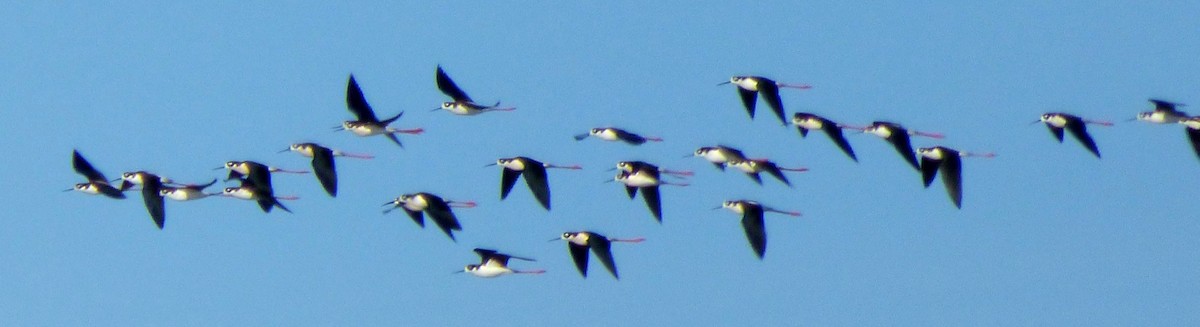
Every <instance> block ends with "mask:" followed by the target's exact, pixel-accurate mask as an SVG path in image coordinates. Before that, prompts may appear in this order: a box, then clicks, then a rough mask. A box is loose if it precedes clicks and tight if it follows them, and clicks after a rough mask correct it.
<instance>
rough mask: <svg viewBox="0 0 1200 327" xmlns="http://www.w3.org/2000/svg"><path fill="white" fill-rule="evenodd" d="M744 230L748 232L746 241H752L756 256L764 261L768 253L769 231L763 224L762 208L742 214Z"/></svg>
mask: <svg viewBox="0 0 1200 327" xmlns="http://www.w3.org/2000/svg"><path fill="white" fill-rule="evenodd" d="M742 229H743V230H745V232H746V240H747V241H750V247H751V248H753V249H754V254H756V255H758V259H759V260H762V258H763V254H765V253H766V252H767V229H766V227H765V226H764V224H763V210H762V208H761V207H753V208H747V210H746V212H745V213H743V214H742Z"/></svg>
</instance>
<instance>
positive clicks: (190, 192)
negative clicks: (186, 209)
mask: <svg viewBox="0 0 1200 327" xmlns="http://www.w3.org/2000/svg"><path fill="white" fill-rule="evenodd" d="M164 196H165V197H167V198H168V199H171V200H175V201H187V200H195V199H203V198H206V197H208V194H205V193H204V191H200V190H194V189H190V188H180V189H174V190H171V191H170V192H167V194H166V195H164Z"/></svg>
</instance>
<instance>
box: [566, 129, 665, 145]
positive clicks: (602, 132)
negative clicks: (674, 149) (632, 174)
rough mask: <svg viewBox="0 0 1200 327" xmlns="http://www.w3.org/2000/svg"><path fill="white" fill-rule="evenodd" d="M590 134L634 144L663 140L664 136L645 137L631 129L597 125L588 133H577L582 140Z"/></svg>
mask: <svg viewBox="0 0 1200 327" xmlns="http://www.w3.org/2000/svg"><path fill="white" fill-rule="evenodd" d="M588 136H595V137H596V138H598V139H601V140H605V141H610V142H611V141H621V142H625V143H629V144H632V145H642V143H646V142H647V141H649V142H662V138H658V137H645V136H641V135H638V134H634V133H630V132H629V131H626V130H623V129H620V128H616V127H597V128H593V129H591V130H589V131H588V132H587V133H586V134H578V135H575V140H576V141H582V140H583V139H585V138H588Z"/></svg>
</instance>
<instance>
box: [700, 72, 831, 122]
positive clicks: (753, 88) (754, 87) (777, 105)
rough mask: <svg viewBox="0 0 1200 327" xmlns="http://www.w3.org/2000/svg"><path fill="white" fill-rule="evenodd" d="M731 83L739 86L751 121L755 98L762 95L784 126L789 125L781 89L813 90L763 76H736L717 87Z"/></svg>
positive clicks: (738, 88)
mask: <svg viewBox="0 0 1200 327" xmlns="http://www.w3.org/2000/svg"><path fill="white" fill-rule="evenodd" d="M731 83H732V84H733V85H735V86H737V90H738V95H740V96H741V97H742V104H743V105H745V106H746V112H747V113H749V114H750V118H751V119H753V118H754V105H755V100H756V99H755V96H757V95H762V98H763V101H765V102H767V105H769V106H771V110H774V111H775V116H777V117H779V122H780V123H782V124H784V125H787V119H786V118H784V116H783V100H781V99H780V98H779V88H781V87H790V88H796V89H810V88H812V86H809V85H790V84H783V83H779V82H775V81H773V80H771V79H769V78H766V77H762V76H734V77H731V78H729V81H727V82H723V83H721V84H717V85H725V84H731Z"/></svg>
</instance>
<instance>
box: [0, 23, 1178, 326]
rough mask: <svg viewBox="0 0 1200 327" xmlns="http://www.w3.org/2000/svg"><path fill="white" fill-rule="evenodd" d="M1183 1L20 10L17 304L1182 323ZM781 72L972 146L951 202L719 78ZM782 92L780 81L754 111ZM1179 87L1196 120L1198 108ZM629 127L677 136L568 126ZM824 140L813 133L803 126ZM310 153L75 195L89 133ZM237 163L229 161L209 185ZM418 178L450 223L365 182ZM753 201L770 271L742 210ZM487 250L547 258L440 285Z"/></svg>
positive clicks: (143, 152)
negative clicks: (330, 171) (1072, 134)
mask: <svg viewBox="0 0 1200 327" xmlns="http://www.w3.org/2000/svg"><path fill="white" fill-rule="evenodd" d="M1195 12H1200V5H1197V4H1194V3H1186V2H1149V3H1138V4H1129V3H1125V2H1117V1H1102V2H1096V1H1074V2H1057V3H1053V4H1050V3H1045V2H1041V1H1009V2H1004V3H998V4H976V3H961V2H948V1H925V2H919V3H889V2H884V3H866V4H833V3H807V2H793V1H766V2H755V3H738V4H715V5H714V4H697V3H694V2H682V1H675V2H649V3H647V2H633V1H620V2H606V3H602V4H598V3H597V4H558V3H551V2H544V3H527V4H519V5H518V4H507V3H503V4H502V3H487V2H483V3H461V2H459V3H445V4H441V3H439V4H426V3H409V4H395V3H390V2H382V3H369V4H367V3H364V4H352V5H334V4H322V3H292V4H288V5H263V4H245V3H242V2H233V1H226V2H208V3H205V4H195V5H190V4H173V3H172V4H162V3H150V4H146V3H112V4H107V3H106V4H102V3H66V4H62V3H36V4H10V5H9V6H8V8H7V10H4V11H3V12H0V35H2V36H3V39H4V40H5V43H6V45H5V46H4V47H0V58H4V60H0V70H2V71H4V72H5V73H4V74H0V85H2V86H3V89H4V90H5V92H4V93H5V96H0V109H2V111H0V112H2V113H3V118H4V120H5V121H7V122H8V124H5V127H4V128H3V129H0V133H2V134H0V136H2V137H0V146H2V147H3V148H5V149H7V150H8V151H9V156H7V157H6V158H7V159H6V160H5V162H6V164H5V167H6V168H7V169H4V170H3V171H2V172H0V176H3V181H4V182H5V183H6V184H8V185H10V187H9V188H7V189H4V190H2V191H0V195H2V196H3V197H4V198H5V199H6V203H8V205H7V206H5V208H6V210H7V211H8V212H7V213H6V214H5V215H4V216H5V217H6V218H5V219H3V220H2V221H3V225H4V226H3V228H0V262H3V264H2V265H0V290H2V291H0V303H2V304H0V317H5V318H3V320H5V321H6V324H12V325H82V324H87V325H120V326H125V325H396V324H406V325H428V324H437V325H465V324H471V323H479V322H480V320H481V319H488V321H489V323H496V324H501V325H532V324H536V325H551V324H564V323H568V322H570V321H580V320H582V321H583V322H584V325H622V324H624V325H628V324H635V325H661V324H683V323H698V324H714V325H751V324H766V325H1035V324H1036V325H1063V324H1072V325H1076V324H1079V325H1084V324H1086V325H1108V324H1114V325H1186V324H1196V323H1197V322H1200V317H1198V316H1197V314H1196V311H1195V304H1196V303H1200V278H1198V277H1197V274H1196V272H1197V271H1200V263H1198V262H1200V261H1197V260H1196V258H1197V257H1200V250H1197V249H1200V238H1196V237H1195V235H1197V234H1198V233H1200V221H1198V219H1200V216H1197V215H1196V214H1194V212H1195V210H1194V209H1195V208H1194V206H1193V202H1194V201H1189V200H1188V199H1190V198H1192V197H1193V195H1194V194H1193V193H1194V192H1195V189H1196V188H1195V187H1194V185H1197V182H1200V174H1195V173H1193V172H1196V171H1197V169H1200V168H1198V167H1197V164H1198V162H1197V159H1196V157H1195V155H1194V154H1192V153H1191V152H1190V151H1191V150H1190V148H1189V146H1188V144H1187V140H1186V137H1185V136H1184V133H1183V131H1182V127H1181V126H1152V125H1149V124H1142V123H1131V122H1125V121H1124V120H1125V119H1128V118H1132V117H1133V116H1134V115H1135V114H1136V113H1137V112H1139V111H1144V110H1149V108H1150V105H1149V103H1148V102H1146V99H1147V98H1150V97H1160V98H1164V99H1170V100H1175V101H1180V102H1184V103H1197V102H1200V100H1197V99H1200V92H1198V91H1197V90H1198V88H1197V86H1198V85H1200V61H1197V60H1196V59H1195V58H1196V54H1197V53H1198V52H1200V38H1196V37H1194V34H1195V31H1197V30H1200V26H1198V25H1200V23H1198V22H1197V21H1196V20H1195V19H1194V17H1192V16H1193V15H1191V14H1192V13H1195ZM438 64H441V65H443V67H444V68H445V69H446V70H447V72H448V73H449V74H450V75H451V76H452V77H453V78H454V79H455V80H456V81H457V82H458V84H459V85H460V86H461V87H463V88H464V89H465V90H466V91H467V92H468V93H470V94H471V96H472V97H473V98H475V99H476V100H479V101H480V102H485V103H486V102H490V101H494V100H502V101H503V102H504V103H505V104H509V105H513V106H516V107H517V108H518V109H517V111H515V112H503V113H489V114H484V115H481V116H475V117H458V116H452V115H450V114H448V113H446V112H430V111H429V110H430V109H432V108H435V107H436V106H437V105H438V104H439V103H440V102H442V101H445V100H446V98H445V97H444V96H443V95H441V94H440V93H439V92H438V90H437V89H436V88H435V86H434V68H435V66H436V65H438ZM351 73H353V74H355V77H356V78H357V79H358V82H359V84H360V85H361V86H362V88H363V91H364V92H365V93H366V97H367V99H368V100H369V101H370V103H371V104H372V106H373V107H374V108H375V110H376V112H377V113H378V114H379V115H380V116H390V115H392V114H394V113H396V112H399V111H401V110H403V111H405V112H406V114H405V115H404V117H403V118H401V119H400V120H399V121H398V122H397V123H396V124H395V126H397V127H401V128H413V127H422V128H424V129H425V130H426V133H425V134H423V135H418V136H409V135H404V136H402V139H403V140H404V141H405V145H406V148H405V149H403V150H401V149H399V148H397V147H396V146H395V145H393V144H391V143H390V142H389V141H387V140H386V139H383V138H379V137H374V138H359V137H356V136H353V135H351V134H348V133H345V132H341V133H333V132H330V131H329V128H330V127H331V126H335V125H337V124H339V123H340V122H341V121H343V120H346V119H348V118H350V117H351V115H350V113H349V112H348V111H346V108H345V103H344V96H345V95H344V90H345V83H346V79H347V76H348V75H349V74H351ZM742 74H755V75H764V76H768V77H772V78H774V79H776V80H778V81H781V82H785V83H808V84H812V85H813V86H814V88H813V89H811V90H804V91H797V90H785V91H784V94H783V100H784V103H785V106H786V107H787V111H788V114H789V115H790V114H791V113H792V112H796V111H801V110H802V111H809V112H814V113H818V114H821V115H824V116H826V117H829V118H831V119H834V120H837V121H841V122H845V123H849V124H858V125H862V124H866V123H869V122H871V121H873V120H893V121H896V122H900V123H902V124H904V125H906V126H907V127H910V128H912V129H917V130H928V131H934V132H941V133H944V134H946V135H947V138H946V139H944V140H929V139H918V140H917V141H916V145H918V146H932V145H939V144H941V145H946V146H949V147H953V148H958V149H961V150H966V151H992V152H995V153H997V154H998V156H997V157H996V158H994V159H991V160H985V159H967V160H965V163H964V165H965V167H964V184H965V185H964V193H965V196H964V201H963V209H962V210H956V209H954V207H953V206H952V205H951V204H950V202H949V200H948V199H947V198H946V195H945V193H944V191H943V189H942V188H941V185H940V182H939V183H935V184H934V186H933V187H931V188H929V189H923V188H922V187H921V184H920V177H919V175H918V174H917V173H915V172H914V171H913V170H912V169H911V168H908V167H907V166H906V164H905V163H904V162H903V161H901V160H900V158H898V157H897V156H896V154H895V153H894V152H893V150H892V149H891V147H890V146H889V145H887V144H886V143H884V142H883V141H882V140H880V139H878V138H875V137H873V136H869V135H856V134H849V135H847V137H848V138H849V140H850V143H851V144H852V145H853V146H854V148H855V150H856V152H857V153H858V156H859V159H860V162H859V163H857V164H855V163H854V162H851V161H850V160H848V159H847V158H846V157H845V156H844V155H843V154H842V153H841V152H839V151H838V150H837V148H836V147H835V146H834V145H833V144H832V143H831V142H829V141H828V140H827V139H826V138H824V136H823V135H820V134H817V135H812V136H810V137H809V138H807V139H801V138H800V137H799V135H798V134H797V133H796V131H795V130H794V129H792V128H783V127H780V126H778V123H777V122H776V121H774V119H773V117H771V116H770V115H766V111H763V109H765V108H760V112H759V118H758V119H757V120H749V119H748V118H747V117H746V114H745V112H744V110H743V109H742V108H741V104H740V102H739V100H738V99H737V95H736V93H735V91H734V90H733V89H732V87H729V86H727V85H726V86H723V87H716V86H714V85H715V84H716V83H719V82H722V81H725V80H727V79H728V78H729V76H731V75H742ZM760 106H761V104H760ZM1184 109H1191V108H1188V107H1185V108H1184ZM1047 111H1064V112H1070V113H1074V114H1077V115H1080V116H1084V117H1087V118H1094V119H1103V120H1111V121H1114V122H1117V124H1116V126H1113V127H1107V128H1106V127H1099V126H1097V127H1093V128H1091V130H1092V135H1093V137H1094V138H1095V139H1096V142H1097V143H1098V144H1099V147H1100V150H1101V152H1102V153H1103V154H1104V159H1103V160H1096V158H1094V157H1092V156H1091V154H1089V153H1087V151H1086V150H1085V149H1084V148H1083V147H1081V146H1079V145H1078V144H1077V143H1075V142H1074V140H1067V142H1065V143H1064V144H1058V143H1057V142H1055V141H1054V140H1053V138H1052V137H1051V136H1050V135H1049V133H1047V132H1046V130H1045V128H1044V127H1042V126H1036V125H1034V126H1031V125H1029V124H1028V123H1029V122H1030V121H1033V120H1035V119H1037V117H1038V115H1040V114H1041V113H1043V112H1047ZM607 125H612V126H619V127H624V128H627V129H629V130H632V131H637V132H642V133H644V134H648V135H655V136H660V137H662V138H664V139H665V142H661V143H651V144H647V145H644V146H641V147H630V146H626V145H623V144H617V143H606V142H599V141H598V140H595V139H592V140H586V141H583V142H576V141H575V140H573V139H572V138H571V136H572V135H574V134H578V133H582V132H584V131H586V130H587V129H588V128H591V127H597V126H607ZM814 136H815V137H814ZM300 141H314V142H319V143H322V144H325V145H328V146H331V147H334V148H337V149H342V150H346V151H352V152H366V153H371V154H374V155H376V156H377V157H376V159H374V160H353V159H345V160H342V159H339V162H338V168H339V174H340V176H339V177H340V183H341V189H340V192H339V196H338V198H336V199H333V198H330V197H328V196H326V195H325V194H324V192H323V191H322V190H321V188H320V185H319V184H318V183H317V182H316V180H315V179H314V178H312V176H305V175H300V176H290V175H281V176H277V177H275V184H276V189H277V190H278V191H277V192H278V193H280V194H289V195H297V196H300V197H301V199H300V200H298V201H293V202H289V203H287V205H288V206H289V207H290V208H291V209H293V211H295V214H290V215H289V214H285V213H280V212H276V213H271V214H263V213H262V212H260V211H259V210H258V209H257V207H256V206H255V205H254V204H252V203H250V202H246V201H239V200H232V199H221V198H213V199H205V200H201V201H195V202H186V203H179V202H168V203H167V226H166V229H165V230H162V231H159V230H157V229H155V228H154V226H153V224H152V223H151V222H150V219H149V218H148V217H147V216H146V213H145V210H144V208H143V207H142V206H141V201H140V200H139V199H138V198H137V196H136V195H135V194H134V196H133V197H132V198H131V199H128V200H124V201H114V200H110V199H106V198H101V197H94V196H86V195H83V194H79V193H62V192H59V191H60V190H61V189H64V188H68V187H70V186H71V185H72V184H74V183H76V182H79V181H80V180H81V177H80V176H78V175H76V174H74V172H72V171H71V165H70V152H71V150H72V149H79V150H80V151H81V152H82V153H83V154H84V155H85V156H86V157H87V158H88V159H89V160H91V162H92V164H94V165H95V166H96V167H97V168H99V169H100V170H101V171H103V172H104V173H106V174H108V175H109V176H110V177H115V176H118V175H119V174H120V173H121V172H123V171H133V170H149V171H152V172H156V173H159V174H162V175H165V176H169V177H171V178H174V179H176V180H181V181H194V182H204V181H208V180H210V179H212V178H214V177H218V176H219V175H220V173H222V172H218V171H213V170H211V169H212V168H213V167H217V166H219V165H220V164H221V163H223V162H225V161H227V160H243V159H250V160H257V161H261V162H265V163H269V164H271V165H275V166H281V167H285V168H297V169H299V168H305V169H306V168H307V166H308V162H309V161H308V160H307V159H305V158H301V157H299V156H297V155H295V154H291V153H283V154H280V153H276V152H277V151H278V150H281V149H284V148H285V147H286V146H287V145H288V144H289V143H293V142H300ZM718 143H721V144H728V145H732V146H737V147H739V148H741V149H743V150H745V151H746V152H748V153H749V154H751V155H752V156H755V157H767V158H772V159H775V160H777V161H779V162H780V163H781V164H782V165H784V166H805V167H808V168H810V169H811V171H810V172H806V173H802V174H795V175H791V179H792V182H793V183H794V184H795V185H796V187H795V188H792V189H789V188H787V187H785V186H782V185H781V184H779V183H775V182H773V181H771V180H769V179H768V180H767V181H766V183H765V185H764V186H758V185H755V184H753V183H752V182H751V181H750V180H749V179H748V178H746V177H745V176H741V174H740V173H737V172H726V173H720V172H718V171H716V170H715V169H713V168H712V167H711V166H710V165H709V164H708V163H706V162H704V161H703V160H701V159H699V158H688V159H681V158H680V157H682V156H683V155H686V154H688V153H691V151H693V150H694V149H695V148H697V147H700V146H706V145H713V144H718ZM515 155H525V156H530V157H534V158H537V159H540V160H542V161H546V162H550V163H561V164H580V165H583V166H584V168H585V169H584V170H580V171H551V173H550V183H551V189H552V190H553V201H554V210H553V211H551V212H546V211H544V210H542V209H541V208H540V207H539V206H538V205H537V203H536V202H535V200H534V199H533V197H532V196H531V195H530V194H529V193H528V191H527V190H526V189H525V188H524V186H523V185H518V186H517V189H515V190H514V192H513V194H512V195H511V196H510V197H509V199H507V200H505V201H503V202H501V201H499V197H498V193H499V190H498V185H497V184H499V175H500V173H499V171H498V169H496V168H495V167H489V168H483V165H485V164H487V163H490V162H492V161H493V160H495V159H496V158H500V157H509V156H515ZM618 160H646V161H650V162H653V163H657V164H659V165H661V166H664V167H667V168H674V169H690V170H694V171H695V172H696V176H695V177H694V178H692V179H691V181H690V182H691V184H692V185H691V186H688V187H683V188H679V187H666V188H664V189H663V190H662V193H663V201H664V212H665V218H664V223H663V224H662V225H659V224H657V223H655V222H654V221H653V219H652V218H651V217H650V215H649V213H648V211H647V210H646V208H645V206H644V205H643V204H642V203H641V201H640V199H639V200H637V201H629V200H628V199H626V198H625V195H624V192H623V191H621V190H620V187H619V186H617V185H614V184H605V183H602V181H604V180H606V179H609V178H611V177H612V172H608V171H605V169H608V168H609V167H611V166H612V165H613V164H614V163H615V162H616V161H618ZM221 185H224V184H221ZM418 191H427V192H432V193H436V194H440V195H442V196H444V197H446V198H449V199H462V200H475V201H477V202H478V203H479V206H478V207H477V208H472V209H463V210H460V211H459V218H460V220H461V221H462V224H463V225H464V231H462V232H461V233H459V234H458V242H457V243H453V242H450V241H449V240H447V239H446V237H445V236H444V235H441V234H440V232H438V231H437V230H436V229H435V228H433V226H430V227H429V228H426V229H423V230H422V229H419V228H418V227H417V226H416V225H415V224H414V223H413V222H412V221H410V220H409V219H408V218H407V217H405V216H403V214H401V213H399V212H393V213H392V214H389V215H386V216H385V215H381V214H380V212H381V209H382V208H381V207H379V205H380V204H381V203H383V202H385V201H387V200H389V199H391V198H393V197H395V196H397V195H399V194H401V193H410V192H418ZM739 198H746V199H753V200H759V201H761V202H764V203H766V204H769V205H772V206H775V207H779V208H780V209H785V210H798V211H802V212H803V213H804V216H803V217H799V218H792V217H787V216H783V215H772V216H768V217H767V232H768V235H769V244H768V249H767V253H766V258H765V260H762V261H759V260H757V259H756V258H755V257H754V255H753V253H752V251H751V250H750V248H749V246H748V245H747V244H746V241H745V238H744V236H743V235H742V231H741V230H740V224H739V223H738V218H739V217H738V216H736V215H734V214H732V213H730V212H727V211H713V210H710V209H711V208H712V207H714V206H717V205H720V202H721V201H722V200H726V199H739ZM581 229H587V230H595V231H598V232H602V233H604V234H607V235H608V236H612V237H645V238H647V241H646V242H644V243H641V244H616V245H614V249H613V251H614V255H615V257H616V261H617V265H618V267H619V268H620V270H621V274H622V279H621V280H620V281H619V282H618V281H614V280H613V279H612V278H610V277H608V276H607V275H605V274H603V272H602V270H598V269H599V268H601V267H599V266H593V267H592V268H593V270H592V271H591V274H590V275H591V277H590V278H588V279H586V280H585V279H581V278H580V277H579V275H578V273H577V272H576V271H575V270H574V267H573V266H572V264H571V261H570V258H569V255H568V253H567V250H566V249H565V248H566V245H564V244H563V243H561V242H557V243H548V242H546V240H547V239H550V238H553V237H555V236H556V235H558V234H560V233H562V232H564V231H568V230H581ZM474 247H488V248H495V249H498V250H500V251H502V252H507V253H511V254H514V255H522V256H528V257H533V258H536V259H538V261H537V262H531V263H527V262H519V263H514V266H516V267H518V268H525V269H536V268H541V269H546V270H547V271H548V272H547V273H546V274H544V275H539V276H505V277H503V278H498V279H479V278H473V277H470V276H466V275H461V274H450V272H451V271H454V270H456V269H461V267H462V266H463V265H466V264H468V263H473V262H474V261H476V260H477V257H476V256H475V254H474V253H472V252H471V249H472V248H474Z"/></svg>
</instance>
